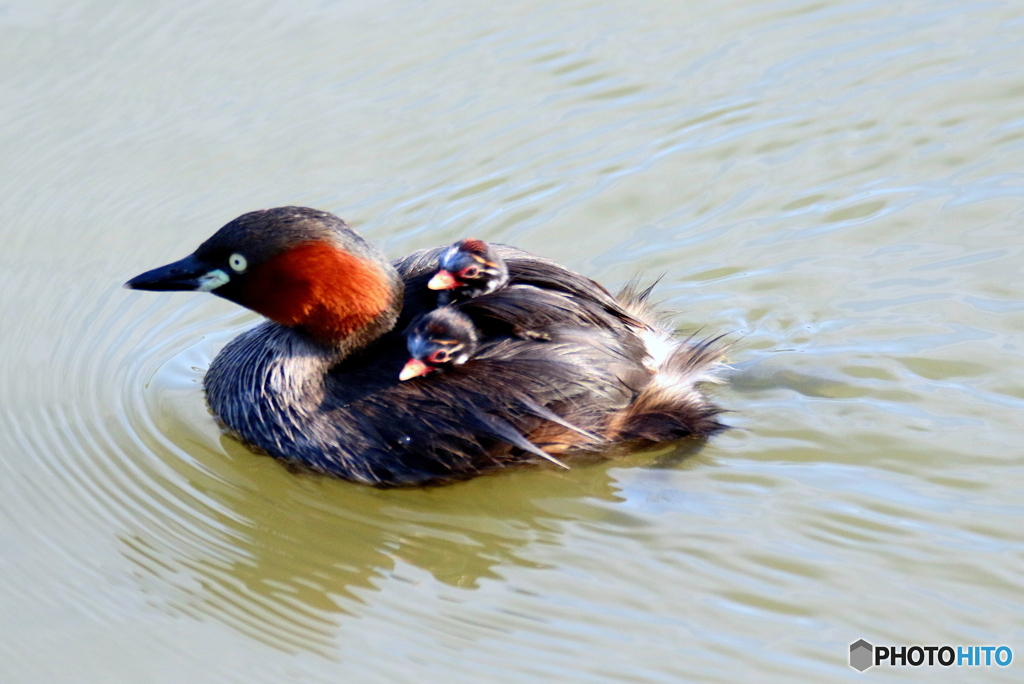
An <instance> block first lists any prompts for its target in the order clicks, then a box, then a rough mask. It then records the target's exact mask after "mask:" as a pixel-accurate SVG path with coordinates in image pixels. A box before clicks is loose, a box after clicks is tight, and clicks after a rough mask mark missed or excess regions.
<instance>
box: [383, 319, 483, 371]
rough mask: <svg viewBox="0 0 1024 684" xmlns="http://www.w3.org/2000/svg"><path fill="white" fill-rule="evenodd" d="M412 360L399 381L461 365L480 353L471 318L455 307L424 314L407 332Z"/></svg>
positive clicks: (406, 342)
mask: <svg viewBox="0 0 1024 684" xmlns="http://www.w3.org/2000/svg"><path fill="white" fill-rule="evenodd" d="M405 344H406V347H407V348H408V349H409V360H408V361H407V362H406V364H405V366H404V367H403V368H402V372H401V373H400V374H399V376H398V379H399V380H403V381H404V380H409V379H411V378H416V377H419V376H421V375H426V374H427V373H431V372H433V371H437V370H442V369H445V368H450V367H451V366H459V365H462V364H463V363H465V362H466V361H468V360H469V359H470V358H471V357H472V356H473V354H474V353H476V350H477V347H478V345H479V341H478V339H477V333H476V327H475V326H474V325H473V321H472V320H470V318H469V316H467V315H466V314H464V313H462V312H461V311H459V310H458V309H456V308H454V307H451V306H439V307H438V308H436V309H434V310H433V311H428V312H427V313H425V314H422V315H420V316H419V317H418V318H416V320H414V321H413V322H412V324H411V325H410V326H409V329H408V330H406V331H405Z"/></svg>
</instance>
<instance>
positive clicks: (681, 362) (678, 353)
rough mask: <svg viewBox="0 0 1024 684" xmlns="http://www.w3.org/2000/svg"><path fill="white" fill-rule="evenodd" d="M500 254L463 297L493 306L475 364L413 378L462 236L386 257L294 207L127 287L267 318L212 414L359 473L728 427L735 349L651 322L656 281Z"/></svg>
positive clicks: (296, 453)
mask: <svg viewBox="0 0 1024 684" xmlns="http://www.w3.org/2000/svg"><path fill="white" fill-rule="evenodd" d="M474 242H476V241H474ZM487 249H488V250H489V251H490V252H492V253H493V254H494V255H495V256H496V257H498V258H500V260H501V264H502V266H503V268H505V269H506V270H507V281H506V282H504V283H502V285H503V286H501V287H498V288H497V289H493V291H490V292H489V293H488V294H486V295H484V296H481V297H478V298H477V299H473V300H469V301H467V302H464V303H463V304H461V305H460V306H462V307H467V308H464V309H463V310H464V311H467V313H469V315H470V316H472V315H473V314H472V307H473V305H474V303H476V302H483V304H482V305H481V306H482V307H483V308H482V309H478V311H483V312H484V313H483V314H480V316H479V318H480V320H482V321H484V322H483V323H481V332H482V334H483V336H482V337H481V339H480V340H479V341H478V346H477V348H476V350H475V351H474V353H473V356H472V358H471V359H469V360H467V361H466V362H465V363H463V364H460V365H455V366H453V367H451V368H448V369H446V371H445V372H443V373H430V374H428V375H424V376H423V377H416V378H413V379H410V380H407V381H401V380H400V379H399V376H400V374H401V372H402V369H403V365H404V364H405V362H406V361H407V360H408V358H409V355H408V352H407V350H406V339H405V337H404V336H403V332H404V330H405V329H406V327H407V326H408V324H409V322H410V321H412V320H413V319H414V318H415V317H416V316H418V315H421V314H423V313H425V312H427V311H429V310H431V309H433V308H435V307H436V305H437V293H436V292H434V291H432V290H431V289H430V288H429V287H428V286H427V285H428V283H430V282H432V281H433V282H434V283H435V284H437V281H436V280H435V277H436V275H437V273H438V272H439V271H440V270H443V269H442V268H441V264H440V259H441V257H442V255H443V253H444V252H445V251H446V250H450V248H449V247H442V248H436V249H432V250H421V251H419V252H415V253H413V254H411V255H409V256H407V257H404V258H402V259H399V260H397V261H395V262H394V263H389V262H388V261H387V260H386V259H385V258H384V257H383V256H382V255H381V254H380V252H378V251H377V250H376V249H375V248H373V247H372V246H371V245H369V244H368V243H367V242H365V241H364V240H363V239H362V238H361V237H359V236H358V235H357V234H356V233H355V232H354V231H352V230H351V229H350V228H349V227H348V226H347V225H346V224H345V223H344V222H343V221H342V220H341V219H339V218H337V217H336V216H334V215H332V214H329V213H326V212H322V211H317V210H314V209H307V208H303V207H281V208H276V209H267V210H263V211H255V212H251V213H248V214H245V215H243V216H240V217H239V218H237V219H235V220H234V221H231V222H230V223H228V224H227V225H225V226H224V227H223V228H221V229H220V230H219V231H217V232H216V233H215V234H214V235H213V236H212V237H210V238H209V239H208V240H207V241H206V242H204V243H203V244H202V245H200V246H199V248H198V249H197V250H196V251H195V252H194V253H193V254H191V255H189V256H187V257H185V258H184V259H182V260H180V261H177V262H175V263H172V264H168V265H167V266H163V267H160V268H157V269H154V270H152V271H148V272H146V273H143V274H142V275H140V276H137V277H136V278H133V279H132V280H130V281H128V282H127V283H126V284H125V286H126V287H129V288H133V289H137V290H157V291H164V290H197V291H202V292H212V293H213V294H215V295H218V296H220V297H223V298H225V299H228V300H231V301H233V302H236V303H238V304H241V305H242V306H245V307H247V308H249V309H252V310H253V311H256V312H258V313H260V314H262V315H264V316H266V317H267V318H268V319H269V320H268V321H265V322H263V323H262V324H260V325H258V326H256V327H254V328H252V329H250V330H248V331H246V332H244V333H242V334H241V335H239V336H238V337H236V338H235V339H234V340H232V341H231V342H230V343H228V344H227V346H225V347H224V349H223V350H222V351H221V352H220V353H219V354H218V355H217V357H216V358H215V359H214V360H213V363H212V364H211V366H210V369H209V371H207V373H206V378H205V381H204V384H205V388H206V397H207V401H208V403H209V406H210V408H211V410H212V411H213V413H214V415H215V416H216V417H217V419H218V420H219V422H220V423H221V425H222V426H223V427H224V428H225V429H226V430H227V431H229V432H230V433H231V434H233V435H234V436H236V437H237V438H239V439H240V440H242V441H244V442H246V443H247V444H249V445H251V446H253V447H256V448H258V449H260V450H262V451H265V452H266V453H268V454H270V455H271V456H274V457H276V458H279V459H282V460H285V461H289V462H292V463H295V464H299V465H302V466H305V467H306V468H309V469H312V470H315V471H319V472H323V473H327V474H331V475H335V476H338V477H342V478H345V479H348V480H352V481H356V482H362V483H366V484H372V485H377V486H401V485H417V484H426V483H433V482H441V481H445V480H455V479H464V478H467V477H471V476H473V475H475V474H478V473H481V472H485V471H489V470H493V469H496V468H500V467H502V466H507V465H509V464H513V463H517V462H523V461H537V460H538V458H539V456H538V450H540V451H541V452H543V453H542V454H541V455H543V456H545V458H549V460H553V461H555V462H558V461H557V459H554V458H553V457H552V456H551V455H552V454H570V455H571V454H572V453H574V452H584V451H599V450H604V449H606V448H608V447H609V446H611V445H613V444H620V443H623V442H636V443H653V442H662V441H668V440H674V439H679V438H681V437H686V436H688V435H707V434H711V433H713V432H716V431H718V430H720V429H722V428H723V426H722V424H721V423H719V422H718V421H717V419H716V416H717V415H718V414H719V413H720V409H718V408H717V407H715V406H714V405H713V404H711V403H710V402H708V401H707V399H706V398H705V397H704V396H703V395H702V394H701V392H700V390H699V387H698V385H699V384H700V383H702V382H706V381H714V372H715V370H716V369H717V367H719V366H720V358H721V351H720V349H718V348H716V347H715V345H714V344H713V343H711V342H695V341H692V340H679V339H675V338H673V337H672V335H671V334H670V333H669V332H668V331H667V330H665V329H663V328H662V327H660V326H658V325H657V324H655V323H654V322H653V321H652V320H651V319H650V316H651V314H650V312H649V310H648V307H647V305H646V302H645V300H646V295H647V294H648V293H641V294H638V295H629V296H628V297H626V298H625V299H623V301H619V300H616V299H615V298H614V297H612V296H611V295H610V294H609V293H608V292H607V291H606V290H605V289H604V288H603V287H601V286H600V285H598V284H597V283H595V282H594V281H592V280H590V279H588V278H585V277H583V276H581V275H578V274H576V273H573V272H571V271H568V270H566V269H564V268H562V267H561V266H558V265H557V264H555V263H554V262H552V261H550V260H547V259H543V258H540V257H536V256H533V255H530V254H527V253H525V252H522V251H520V250H517V249H515V248H512V247H508V246H505V245H489V246H487ZM503 278H504V276H503ZM488 302H489V303H488ZM474 320H476V319H474ZM488 321H489V323H488ZM521 330H526V331H528V332H529V333H530V334H526V335H518V334H515V333H516V331H521ZM505 332H508V333H509V334H504V333H505Z"/></svg>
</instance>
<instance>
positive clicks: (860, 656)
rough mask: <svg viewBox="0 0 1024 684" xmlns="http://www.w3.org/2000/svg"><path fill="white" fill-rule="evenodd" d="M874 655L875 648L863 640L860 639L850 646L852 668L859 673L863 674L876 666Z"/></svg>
mask: <svg viewBox="0 0 1024 684" xmlns="http://www.w3.org/2000/svg"><path fill="white" fill-rule="evenodd" d="M874 655H875V647H874V646H872V645H871V644H869V643H868V642H866V641H864V640H863V639H858V640H857V641H854V642H853V643H852V644H850V667H852V668H853V669H854V670H857V672H863V671H864V670H866V669H868V668H869V667H871V666H872V665H874V662H872V661H873V660H874Z"/></svg>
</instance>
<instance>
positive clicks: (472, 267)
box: [427, 238, 509, 305]
mask: <svg viewBox="0 0 1024 684" xmlns="http://www.w3.org/2000/svg"><path fill="white" fill-rule="evenodd" d="M438 269H439V270H438V271H437V273H435V274H434V277H433V278H431V279H430V282H429V283H427V287H428V288H430V289H431V290H438V293H437V303H438V304H442V305H443V304H448V303H450V302H459V301H463V300H466V299H473V298H474V297H479V296H481V295H485V294H489V293H491V292H494V291H495V290H497V289H499V288H501V287H504V286H505V285H507V284H508V281H509V275H508V266H507V265H506V264H505V260H504V259H502V258H501V257H500V256H498V255H497V254H496V253H495V251H494V250H493V249H491V246H490V245H488V244H487V243H486V242H484V241H483V240H477V239H475V238H466V239H465V240H460V241H459V242H456V243H455V244H454V245H451V246H450V247H448V249H446V250H445V251H444V252H443V253H442V254H441V258H440V259H439V263H438Z"/></svg>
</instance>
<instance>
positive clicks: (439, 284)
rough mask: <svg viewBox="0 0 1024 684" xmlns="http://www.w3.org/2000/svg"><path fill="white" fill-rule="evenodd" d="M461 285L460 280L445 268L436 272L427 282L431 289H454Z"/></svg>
mask: <svg viewBox="0 0 1024 684" xmlns="http://www.w3.org/2000/svg"><path fill="white" fill-rule="evenodd" d="M458 286H459V281H458V280H456V279H455V276H453V275H452V274H451V273H449V272H448V271H446V270H444V269H443V268H442V269H441V270H440V271H438V272H437V273H435V274H434V277H433V278H431V279H430V282H429V283H427V287H429V288H430V289H431V290H452V289H454V288H456V287H458Z"/></svg>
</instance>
